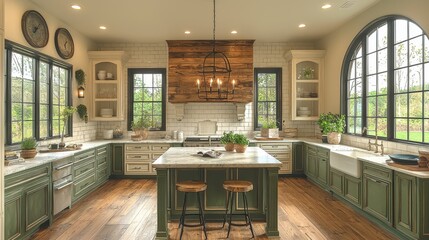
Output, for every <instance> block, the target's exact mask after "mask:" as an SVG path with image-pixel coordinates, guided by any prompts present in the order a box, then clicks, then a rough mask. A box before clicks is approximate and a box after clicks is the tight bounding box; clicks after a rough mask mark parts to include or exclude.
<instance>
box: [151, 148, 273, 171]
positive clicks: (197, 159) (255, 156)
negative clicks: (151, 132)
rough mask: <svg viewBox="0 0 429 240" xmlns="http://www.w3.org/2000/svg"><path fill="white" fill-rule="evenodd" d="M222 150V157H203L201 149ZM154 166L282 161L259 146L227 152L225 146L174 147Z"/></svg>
mask: <svg viewBox="0 0 429 240" xmlns="http://www.w3.org/2000/svg"><path fill="white" fill-rule="evenodd" d="M212 149H213V150H216V151H220V152H221V153H222V154H223V156H221V157H220V158H210V157H202V156H200V155H197V153H198V152H199V151H208V150H212ZM152 166H153V167H155V168H269V167H280V166H281V162H279V161H278V160H277V159H276V158H274V157H272V156H271V155H269V154H268V153H266V152H265V151H264V150H262V149H260V148H258V147H248V148H247V150H246V152H245V153H236V152H226V151H225V149H224V148H223V147H214V148H207V147H172V148H169V149H168V150H167V151H166V152H165V153H164V154H163V155H161V156H160V157H159V158H158V159H157V160H156V161H155V162H154V163H152Z"/></svg>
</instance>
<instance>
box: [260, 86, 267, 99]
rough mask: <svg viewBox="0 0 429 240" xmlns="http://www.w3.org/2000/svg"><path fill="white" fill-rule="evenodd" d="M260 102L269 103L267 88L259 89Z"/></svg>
mask: <svg viewBox="0 0 429 240" xmlns="http://www.w3.org/2000/svg"><path fill="white" fill-rule="evenodd" d="M258 101H267V89H266V88H260V89H258Z"/></svg>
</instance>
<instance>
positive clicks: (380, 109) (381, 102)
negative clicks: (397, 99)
mask: <svg viewBox="0 0 429 240" xmlns="http://www.w3.org/2000/svg"><path fill="white" fill-rule="evenodd" d="M377 117H387V96H379V97H377Z"/></svg>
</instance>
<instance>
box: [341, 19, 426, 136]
mask: <svg viewBox="0 0 429 240" xmlns="http://www.w3.org/2000/svg"><path fill="white" fill-rule="evenodd" d="M342 91H343V92H342V96H343V98H344V100H345V101H343V103H346V104H343V105H342V112H343V113H344V114H346V116H347V130H346V131H347V133H349V134H355V135H362V136H376V135H378V136H379V137H383V138H386V139H388V140H399V141H409V142H418V143H429V39H428V36H427V34H425V33H424V32H423V30H422V29H421V28H420V27H419V26H418V25H417V24H416V23H414V22H413V21H411V20H410V19H407V18H405V17H401V16H387V17H383V18H380V19H378V20H376V21H374V22H372V23H370V24H369V25H368V26H367V27H365V28H364V29H363V30H362V31H361V32H360V33H359V34H358V35H357V36H356V37H355V39H354V40H353V42H352V44H351V45H350V47H349V49H348V51H347V54H346V56H345V59H344V62H343V70H342Z"/></svg>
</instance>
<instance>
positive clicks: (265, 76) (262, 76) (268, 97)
mask: <svg viewBox="0 0 429 240" xmlns="http://www.w3.org/2000/svg"><path fill="white" fill-rule="evenodd" d="M254 74H255V83H254V86H255V92H256V93H255V100H254V123H255V126H254V128H255V130H257V129H260V128H261V125H262V122H264V121H267V120H272V121H276V123H277V127H278V128H280V129H281V126H282V124H281V118H282V105H281V99H282V98H281V94H282V93H281V89H282V85H281V83H282V69H281V68H255V71H254Z"/></svg>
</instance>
